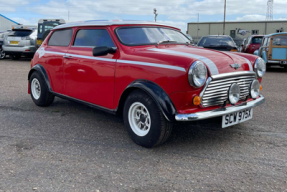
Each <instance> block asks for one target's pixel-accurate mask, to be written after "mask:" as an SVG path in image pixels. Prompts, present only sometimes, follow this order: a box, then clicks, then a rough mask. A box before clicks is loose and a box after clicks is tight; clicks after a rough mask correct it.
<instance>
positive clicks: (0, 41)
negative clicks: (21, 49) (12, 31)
mask: <svg viewBox="0 0 287 192" xmlns="http://www.w3.org/2000/svg"><path fill="white" fill-rule="evenodd" d="M5 34H7V32H6V31H2V32H0V59H4V58H5V57H6V53H5V52H4V50H3V48H2V45H3V44H4V36H5Z"/></svg>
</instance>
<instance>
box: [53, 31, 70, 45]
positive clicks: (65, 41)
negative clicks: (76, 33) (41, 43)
mask: <svg viewBox="0 0 287 192" xmlns="http://www.w3.org/2000/svg"><path fill="white" fill-rule="evenodd" d="M72 35H73V30H72V29H64V30H57V31H54V32H53V34H52V36H51V37H50V39H49V42H48V45H50V46H65V47H66V46H69V45H70V42H71V39H72Z"/></svg>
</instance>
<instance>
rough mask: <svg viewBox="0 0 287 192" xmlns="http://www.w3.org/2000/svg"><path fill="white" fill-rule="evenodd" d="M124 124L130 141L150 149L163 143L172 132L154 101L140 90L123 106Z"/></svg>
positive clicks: (129, 97)
mask: <svg viewBox="0 0 287 192" xmlns="http://www.w3.org/2000/svg"><path fill="white" fill-rule="evenodd" d="M123 115H124V123H125V126H126V128H127V131H128V133H129V136H130V137H131V139H132V140H133V141H134V142H135V143H137V144H138V145H141V146H143V147H147V148H151V147H154V146H156V145H160V144H162V143H164V142H165V141H166V140H167V139H168V138H169V136H170V134H171V132H172V124H171V123H170V122H168V121H167V120H166V118H165V117H164V116H163V114H162V112H161V111H160V109H159V108H158V106H157V104H156V103H155V102H154V100H153V99H152V98H151V97H150V96H149V95H147V94H146V93H145V92H143V91H141V90H136V91H133V92H132V93H131V94H130V95H129V96H128V98H127V100H126V102H125V105H124V113H123Z"/></svg>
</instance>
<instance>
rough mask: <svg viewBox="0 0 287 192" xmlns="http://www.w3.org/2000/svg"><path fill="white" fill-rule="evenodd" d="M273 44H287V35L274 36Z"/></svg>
mask: <svg viewBox="0 0 287 192" xmlns="http://www.w3.org/2000/svg"><path fill="white" fill-rule="evenodd" d="M273 45H279V46H287V35H282V36H274V37H273Z"/></svg>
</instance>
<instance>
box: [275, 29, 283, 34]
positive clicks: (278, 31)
mask: <svg viewBox="0 0 287 192" xmlns="http://www.w3.org/2000/svg"><path fill="white" fill-rule="evenodd" d="M282 32H284V29H283V28H281V29H276V33H282Z"/></svg>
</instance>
